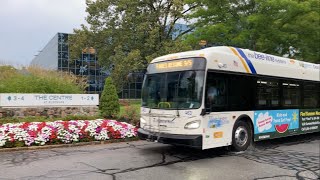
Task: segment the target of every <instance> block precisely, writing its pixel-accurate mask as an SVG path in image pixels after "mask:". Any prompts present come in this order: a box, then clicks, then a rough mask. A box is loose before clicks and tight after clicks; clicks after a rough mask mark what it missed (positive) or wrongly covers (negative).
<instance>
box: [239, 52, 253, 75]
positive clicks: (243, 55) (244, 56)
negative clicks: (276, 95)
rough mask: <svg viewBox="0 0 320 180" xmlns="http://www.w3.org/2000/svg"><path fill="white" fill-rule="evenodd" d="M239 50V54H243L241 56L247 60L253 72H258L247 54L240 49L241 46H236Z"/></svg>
mask: <svg viewBox="0 0 320 180" xmlns="http://www.w3.org/2000/svg"><path fill="white" fill-rule="evenodd" d="M236 49H237V51H238V52H239V54H240V55H241V57H242V58H243V59H244V60H246V62H247V64H248V66H249V68H250V70H251V72H252V74H257V72H256V69H255V68H254V67H253V64H252V63H251V61H250V60H249V59H248V58H247V56H246V55H245V54H244V52H243V51H242V50H241V49H240V48H236Z"/></svg>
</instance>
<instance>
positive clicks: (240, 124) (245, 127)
mask: <svg viewBox="0 0 320 180" xmlns="http://www.w3.org/2000/svg"><path fill="white" fill-rule="evenodd" d="M253 134H254V130H253V123H252V120H251V118H250V117H249V116H248V115H241V116H239V117H238V118H237V120H236V121H235V123H234V125H233V129H232V147H233V149H234V150H235V151H244V150H246V149H247V148H248V147H249V146H250V145H251V144H252V143H253Z"/></svg>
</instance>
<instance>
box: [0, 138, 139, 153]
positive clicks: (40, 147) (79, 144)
mask: <svg viewBox="0 0 320 180" xmlns="http://www.w3.org/2000/svg"><path fill="white" fill-rule="evenodd" d="M131 141H139V139H138V138H134V139H116V140H109V141H90V142H79V143H71V144H53V145H44V146H29V147H28V146H27V147H14V148H0V152H12V151H24V150H38V149H53V148H63V147H77V146H88V145H101V144H111V143H112V144H113V143H122V142H131Z"/></svg>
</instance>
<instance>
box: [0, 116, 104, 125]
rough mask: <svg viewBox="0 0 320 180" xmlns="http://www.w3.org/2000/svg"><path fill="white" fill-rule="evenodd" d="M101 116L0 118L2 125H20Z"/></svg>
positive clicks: (97, 117)
mask: <svg viewBox="0 0 320 180" xmlns="http://www.w3.org/2000/svg"><path fill="white" fill-rule="evenodd" d="M100 118H101V117H100V116H85V115H68V116H66V117H64V118H49V117H43V116H40V117H36V116H26V117H23V118H21V117H4V118H0V125H2V124H6V123H20V122H52V121H56V120H62V121H69V120H95V119H100Z"/></svg>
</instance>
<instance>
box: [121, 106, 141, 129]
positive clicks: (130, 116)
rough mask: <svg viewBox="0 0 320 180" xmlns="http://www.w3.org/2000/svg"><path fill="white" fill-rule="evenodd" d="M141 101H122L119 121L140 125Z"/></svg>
mask: <svg viewBox="0 0 320 180" xmlns="http://www.w3.org/2000/svg"><path fill="white" fill-rule="evenodd" d="M140 107H141V101H136V100H124V101H121V102H120V113H119V116H118V120H119V121H123V122H127V123H130V124H132V125H135V126H139V122H140Z"/></svg>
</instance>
